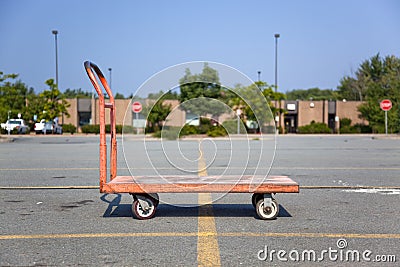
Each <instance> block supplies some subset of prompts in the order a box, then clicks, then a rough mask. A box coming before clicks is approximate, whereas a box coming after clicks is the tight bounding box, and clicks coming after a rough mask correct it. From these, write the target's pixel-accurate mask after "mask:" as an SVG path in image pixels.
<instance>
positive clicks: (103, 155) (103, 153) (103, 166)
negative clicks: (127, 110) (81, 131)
mask: <svg viewBox="0 0 400 267" xmlns="http://www.w3.org/2000/svg"><path fill="white" fill-rule="evenodd" d="M83 65H84V67H85V70H86V73H87V75H88V76H89V79H90V81H91V82H92V85H93V87H94V89H96V92H97V94H98V95H99V105H100V109H99V113H100V116H99V117H100V190H101V188H102V186H103V185H104V184H106V183H107V143H106V119H105V117H106V116H105V109H106V108H109V109H110V124H111V141H110V143H111V147H110V180H112V179H114V178H115V177H116V176H117V140H116V130H115V124H116V120H115V119H116V113H115V103H114V96H113V94H112V92H111V89H110V87H109V86H108V83H107V80H106V78H104V75H103V73H102V72H101V70H100V68H99V67H98V66H97V65H96V64H94V63H92V62H90V61H85V62H84V64H83ZM93 71H94V73H96V75H97V77H98V78H99V80H100V82H101V84H102V85H103V87H104V89H105V90H106V92H107V94H108V96H109V97H110V102H109V103H105V101H104V93H103V90H102V89H101V87H100V85H99V83H98V82H97V79H96V76H95V74H94V73H93Z"/></svg>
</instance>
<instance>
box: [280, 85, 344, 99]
mask: <svg viewBox="0 0 400 267" xmlns="http://www.w3.org/2000/svg"><path fill="white" fill-rule="evenodd" d="M286 97H287V99H288V100H310V99H312V100H330V99H332V100H336V99H337V98H338V94H337V92H336V91H334V90H331V89H319V88H310V89H295V90H291V91H288V92H286Z"/></svg>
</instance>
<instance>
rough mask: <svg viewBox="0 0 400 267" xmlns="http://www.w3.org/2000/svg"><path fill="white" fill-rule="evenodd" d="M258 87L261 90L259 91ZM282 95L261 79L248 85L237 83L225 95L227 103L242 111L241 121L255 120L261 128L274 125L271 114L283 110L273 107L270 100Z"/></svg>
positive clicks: (282, 95) (280, 97) (282, 96)
mask: <svg viewBox="0 0 400 267" xmlns="http://www.w3.org/2000/svg"><path fill="white" fill-rule="evenodd" d="M260 88H262V89H263V90H262V91H260ZM284 97H285V95H284V94H281V93H275V92H274V91H273V88H272V86H269V85H268V84H267V83H265V82H261V81H258V82H256V83H254V84H252V85H250V86H242V85H237V86H236V87H235V88H234V89H233V90H232V91H231V92H230V93H229V94H228V95H227V98H228V99H229V100H228V105H229V106H230V107H231V108H232V109H234V110H237V109H240V110H241V111H242V114H241V119H242V120H243V121H246V120H248V121H256V122H257V123H258V125H259V126H261V127H262V128H266V127H269V128H271V126H274V123H273V114H275V113H276V112H283V110H282V109H279V107H276V108H275V107H274V106H272V103H271V102H272V100H280V99H284ZM270 110H271V111H270ZM264 132H265V131H264Z"/></svg>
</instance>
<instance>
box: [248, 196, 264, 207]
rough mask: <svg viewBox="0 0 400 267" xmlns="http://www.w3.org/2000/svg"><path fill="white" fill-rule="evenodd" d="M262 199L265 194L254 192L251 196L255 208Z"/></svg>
mask: <svg viewBox="0 0 400 267" xmlns="http://www.w3.org/2000/svg"><path fill="white" fill-rule="evenodd" d="M260 199H263V194H260V193H254V194H253V195H252V196H251V204H253V207H254V208H255V207H256V206H257V202H258V201H259V200H260Z"/></svg>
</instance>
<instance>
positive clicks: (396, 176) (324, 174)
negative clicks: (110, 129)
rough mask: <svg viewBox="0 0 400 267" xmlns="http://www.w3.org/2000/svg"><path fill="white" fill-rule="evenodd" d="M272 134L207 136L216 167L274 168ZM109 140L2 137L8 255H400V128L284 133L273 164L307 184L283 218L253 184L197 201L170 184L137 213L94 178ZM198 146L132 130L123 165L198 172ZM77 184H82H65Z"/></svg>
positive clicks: (59, 259) (273, 258) (256, 259)
mask: <svg viewBox="0 0 400 267" xmlns="http://www.w3.org/2000/svg"><path fill="white" fill-rule="evenodd" d="M118 141H119V143H122V142H121V139H120V138H119V140H118ZM261 144H263V140H259V139H258V138H250V139H249V140H233V141H232V142H230V141H229V140H214V143H213V142H211V141H209V140H204V141H203V142H202V145H201V146H200V147H201V150H202V155H203V156H204V160H205V161H206V163H207V164H208V165H209V166H208V169H207V173H208V174H210V175H214V174H215V175H217V174H220V173H223V172H226V173H228V174H241V173H243V171H245V173H254V172H259V173H267V172H268V171H269V169H270V165H271V164H270V163H271V162H270V161H271V159H272V157H273V153H272V154H271V140H270V139H268V140H266V143H265V144H266V145H265V146H263V149H264V150H262V151H263V156H262V157H261V164H260V165H259V167H258V168H256V167H255V166H256V165H257V164H256V163H257V161H258V160H259V159H260V157H259V154H260V145H261ZM144 147H146V149H147V152H146V151H145V150H144ZM98 149H99V146H98V136H68V135H64V136H61V137H60V136H46V137H44V136H41V137H37V136H26V137H18V138H17V139H16V140H15V142H13V143H1V144H0V187H1V189H0V222H1V224H0V246H1V250H0V266H4V265H5V266H7V265H12V266H15V265H19V266H27V265H29V266H47V265H57V266H65V265H89V266H90V265H93V266H108V265H109V266H154V265H168V266H174V265H176V266H196V265H199V264H200V265H204V266H207V265H208V264H210V265H218V264H220V265H222V266H271V265H277V266H282V265H283V266H285V265H287V266H290V265H299V264H300V265H304V266H309V265H312V264H315V266H317V265H324V266H334V265H338V264H339V265H340V266H354V265H357V264H358V265H369V264H370V265H371V266H372V265H373V266H377V265H378V263H377V262H376V261H377V260H385V261H393V257H392V256H391V255H395V256H396V260H397V264H398V262H399V260H400V224H399V223H398V218H399V214H400V207H399V204H398V203H399V200H400V190H399V189H400V165H399V162H400V143H399V140H396V139H394V140H393V139H385V138H382V139H377V138H372V137H371V136H280V137H279V138H278V142H277V150H276V155H275V160H274V162H273V166H272V168H271V170H270V174H277V175H288V176H290V177H292V178H293V179H294V180H296V181H297V182H298V183H299V184H300V185H301V186H302V189H301V192H300V193H299V194H280V195H277V199H278V201H279V203H280V213H279V216H278V218H277V219H276V220H273V221H262V220H259V219H258V218H257V216H256V213H255V211H254V209H253V207H252V205H251V201H250V197H251V196H250V194H228V195H224V196H223V197H222V198H221V195H220V194H219V195H213V196H212V197H213V198H214V199H215V200H216V199H218V200H217V201H216V202H214V203H213V205H212V206H211V207H210V206H206V207H205V208H204V207H203V208H199V207H198V206H197V204H198V203H201V201H202V200H201V199H202V198H204V197H205V198H207V197H208V196H207V194H205V195H202V196H199V195H197V194H183V195H182V194H181V195H173V194H163V195H161V201H162V203H161V204H160V206H159V208H158V211H157V214H156V217H155V218H154V219H152V220H147V221H138V220H135V219H132V215H131V203H132V199H131V197H130V196H129V195H124V194H123V195H118V194H114V195H102V194H100V193H99V192H98V189H90V188H91V187H95V186H97V185H98ZM177 149H178V150H177ZM179 149H180V151H181V152H179ZM198 149H199V141H197V140H185V141H182V142H179V143H178V142H176V141H168V142H165V143H164V144H163V145H161V143H159V142H156V141H150V140H149V141H148V142H146V146H144V145H143V142H142V141H140V140H138V139H134V138H132V139H129V138H127V139H124V150H122V147H121V146H120V149H119V154H118V155H119V157H118V166H119V174H121V175H129V174H130V173H131V172H132V173H133V174H135V175H136V174H151V173H152V172H154V173H160V174H161V175H162V174H175V173H179V172H182V169H183V170H185V171H193V172H196V171H198V169H197V168H198V164H197V159H198V158H199V153H198ZM177 151H178V152H177ZM147 155H149V157H150V159H151V160H150V161H149V160H148V157H147ZM124 156H125V157H124ZM166 156H168V158H169V159H170V160H171V161H172V162H171V161H168V160H166ZM185 158H186V160H185ZM174 165H175V167H173V166H174ZM176 165H178V166H176ZM176 168H179V169H181V171H179V170H177V169H176ZM54 186H55V187H57V188H60V189H51V188H52V187H54ZM66 186H67V187H68V186H75V187H76V188H77V189H61V188H63V187H66ZM79 186H83V187H84V188H86V189H80V188H79ZM321 186H330V188H329V187H328V188H323V189H318V188H320V187H321ZM352 186H359V187H362V188H364V189H354V188H351V187H352ZM37 187H40V189H38V188H37ZM373 187H382V188H380V189H372V188H373ZM188 204H190V205H188ZM182 206H189V207H182ZM199 215H200V216H199ZM278 251H281V252H279V253H278ZM314 252H315V258H314V254H313V253H314ZM357 256H359V257H360V259H359V260H360V261H359V262H353V260H357ZM363 256H364V257H363ZM346 257H347V258H348V259H349V261H345V260H346ZM296 258H297V259H298V261H297V262H296V261H295V260H296ZM285 260H286V261H285ZM314 260H315V261H318V260H320V261H321V262H319V263H314ZM368 260H370V261H371V262H368ZM374 261H375V262H374ZM380 264H382V265H383V266H393V265H394V263H380Z"/></svg>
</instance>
